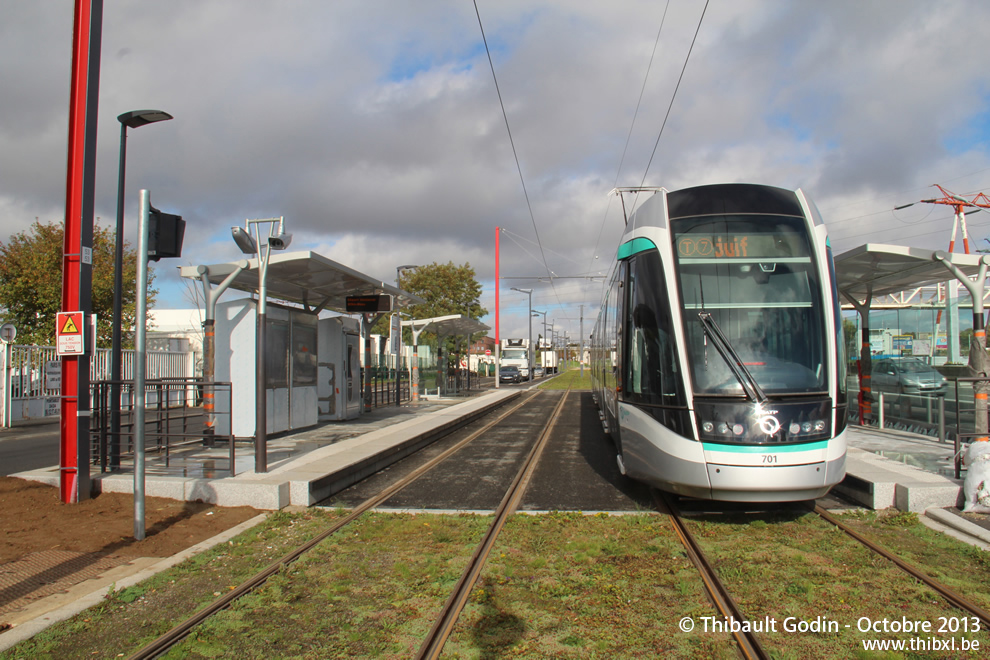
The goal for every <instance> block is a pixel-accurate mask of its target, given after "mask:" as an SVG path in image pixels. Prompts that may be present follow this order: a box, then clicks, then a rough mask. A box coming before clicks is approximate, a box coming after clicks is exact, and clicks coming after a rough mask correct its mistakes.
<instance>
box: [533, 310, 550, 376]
mask: <svg viewBox="0 0 990 660" xmlns="http://www.w3.org/2000/svg"><path fill="white" fill-rule="evenodd" d="M530 313H531V314H532V315H533V316H539V315H540V314H542V315H543V341H546V340H547V313H546V312H541V311H538V310H535V309H531V310H530ZM536 343H537V344H539V343H540V342H536ZM538 348H541V349H542V348H543V347H542V346H538ZM544 357H545V355H544V353H543V351H542V350H541V351H540V365H541V366H542V367H543V376H544V377H546V376H547V365H546V360H544V359H543V358H544Z"/></svg>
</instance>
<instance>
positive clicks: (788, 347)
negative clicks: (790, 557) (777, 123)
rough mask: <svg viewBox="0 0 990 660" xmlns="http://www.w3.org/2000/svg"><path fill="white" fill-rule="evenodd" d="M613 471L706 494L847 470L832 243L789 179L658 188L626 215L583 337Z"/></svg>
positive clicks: (815, 491)
mask: <svg viewBox="0 0 990 660" xmlns="http://www.w3.org/2000/svg"><path fill="white" fill-rule="evenodd" d="M591 372H592V381H593V389H594V393H595V400H596V402H597V403H598V406H599V409H600V414H601V417H602V421H603V424H604V425H605V430H606V432H608V433H609V434H610V435H611V437H612V439H613V441H614V443H615V445H616V449H617V450H618V462H619V467H620V469H622V471H623V473H624V474H627V475H628V476H630V477H632V478H635V479H638V480H641V481H644V482H647V483H649V484H651V485H653V486H656V487H658V488H660V489H661V490H665V491H669V492H672V493H677V494H681V495H687V496H691V497H699V498H705V499H716V500H730V501H762V502H767V501H795V500H806V499H812V498H816V497H819V496H821V495H824V494H825V493H826V492H827V491H828V490H829V488H831V487H832V486H833V485H835V484H836V483H838V482H839V481H841V480H842V478H843V477H844V476H845V456H846V439H845V428H846V377H845V359H844V357H843V345H842V323H841V317H840V311H839V302H838V296H837V292H836V286H835V271H834V266H833V262H832V253H831V248H830V247H829V243H828V237H827V235H826V231H825V226H824V224H823V223H822V219H821V216H820V215H819V213H818V210H817V209H816V208H815V206H814V204H813V203H812V202H811V200H810V199H809V198H808V197H807V195H805V193H804V192H802V191H801V190H797V191H790V190H784V189H781V188H774V187H770V186H763V185H752V184H719V185H707V186H698V187H695V188H687V189H684V190H678V191H675V192H668V191H666V190H663V189H660V190H659V192H657V194H655V195H653V196H652V197H650V198H649V199H648V200H647V201H646V202H644V203H643V204H642V205H641V206H640V208H639V209H637V210H636V212H635V213H634V214H633V215H632V216H631V217H630V218H629V219H628V222H627V225H626V231H625V234H624V235H623V237H622V240H621V242H620V245H619V251H618V260H617V263H616V266H615V269H614V270H613V272H612V274H611V277H610V279H609V283H608V285H607V288H606V291H605V295H604V301H603V303H602V307H601V311H600V313H599V316H598V321H597V323H596V325H595V331H594V334H593V336H592V367H591Z"/></svg>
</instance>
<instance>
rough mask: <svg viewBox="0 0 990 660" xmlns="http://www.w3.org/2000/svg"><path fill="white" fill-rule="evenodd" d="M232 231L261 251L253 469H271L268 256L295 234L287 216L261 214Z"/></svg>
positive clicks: (249, 250)
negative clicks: (265, 235) (288, 226)
mask: <svg viewBox="0 0 990 660" xmlns="http://www.w3.org/2000/svg"><path fill="white" fill-rule="evenodd" d="M251 225H254V229H255V233H256V234H257V238H256V237H254V236H252V235H251ZM258 225H268V238H267V240H264V241H262V239H261V229H260V228H259V226H258ZM230 233H231V235H232V236H233V238H234V242H235V243H237V247H239V248H240V249H241V252H243V253H244V254H256V255H258V314H257V316H258V323H257V328H258V330H257V333H256V335H255V342H256V346H255V348H256V355H257V357H256V360H257V365H256V369H255V370H256V374H257V375H256V378H257V382H256V383H255V390H254V391H255V399H254V408H255V415H254V425H255V429H254V471H255V472H256V473H259V474H260V473H263V472H268V383H267V380H268V374H267V373H266V371H267V369H266V366H267V365H266V364H265V344H266V342H267V340H268V337H267V329H268V328H267V326H268V314H267V298H268V260H269V257H271V254H272V250H284V249H285V248H287V247H289V243H291V242H292V234H286V233H285V223H284V218H282V217H280V218H262V219H260V220H245V221H244V228H243V229H242V228H241V227H231V228H230Z"/></svg>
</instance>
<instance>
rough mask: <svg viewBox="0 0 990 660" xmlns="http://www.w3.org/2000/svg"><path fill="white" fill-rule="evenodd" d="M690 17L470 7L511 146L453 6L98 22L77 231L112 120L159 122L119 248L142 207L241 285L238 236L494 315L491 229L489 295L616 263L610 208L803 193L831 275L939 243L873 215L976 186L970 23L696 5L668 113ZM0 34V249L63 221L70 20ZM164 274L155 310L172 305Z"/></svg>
mask: <svg viewBox="0 0 990 660" xmlns="http://www.w3.org/2000/svg"><path fill="white" fill-rule="evenodd" d="M704 6H705V5H704V3H703V2H701V1H700V0H698V1H696V2H689V3H684V2H677V3H670V6H669V7H667V6H665V5H664V4H662V3H655V2H647V1H646V0H642V1H640V0H628V1H624V2H620V3H601V2H597V1H592V0H585V1H580V2H578V1H572V0H545V1H541V2H522V1H521V0H519V1H509V2H498V3H494V2H485V1H479V3H478V8H479V11H480V14H481V18H482V23H483V25H484V29H485V37H486V39H487V41H488V44H489V46H490V47H491V49H492V61H493V63H494V66H495V71H496V74H497V77H498V82H499V90H500V92H501V101H502V103H503V104H504V107H505V112H506V116H507V118H508V124H509V129H510V130H511V133H512V138H513V143H512V144H510V142H509V138H508V132H507V130H506V120H505V118H504V117H503V115H502V108H501V106H500V104H499V95H498V94H497V93H496V89H495V85H494V82H493V80H492V75H491V69H490V66H489V60H488V55H487V54H486V52H485V50H484V47H483V44H482V39H481V33H480V31H479V29H478V18H477V16H476V15H475V13H474V6H473V5H471V4H470V3H468V4H464V3H450V2H431V1H424V2H416V3H395V2H385V3H367V2H358V1H357V0H351V1H345V2H333V3H327V2H319V1H317V0H296V1H294V2H292V3H283V2H274V1H267V2H266V1H261V0H257V1H253V2H249V3H244V2H238V1H234V0H214V1H211V2H209V3H202V2H196V1H193V0H174V1H173V2H169V3H162V4H158V5H151V4H148V3H144V2H137V1H135V0H132V1H129V2H115V3H112V4H108V5H106V6H105V9H104V30H103V51H102V53H103V55H102V70H101V78H100V118H99V151H98V161H97V184H96V214H97V215H98V216H100V217H101V222H104V223H106V222H107V221H108V219H111V218H113V217H115V214H116V195H117V190H116V181H117V166H118V161H117V157H118V149H119V131H120V128H119V124H118V123H117V121H116V116H117V115H118V114H120V113H121V112H124V111H127V110H133V109H140V108H160V109H162V110H166V111H168V112H170V113H171V114H173V115H174V116H175V119H174V120H173V121H170V122H164V123H162V124H156V125H152V126H148V127H143V128H140V129H136V130H132V131H130V133H129V137H128V152H127V187H126V201H127V207H126V209H127V215H128V222H127V225H126V232H127V236H128V239H129V240H130V241H131V242H132V243H133V242H134V236H135V234H134V232H135V224H136V223H134V222H133V220H132V218H133V215H134V213H135V211H136V204H137V191H138V190H139V189H140V188H147V189H149V190H151V191H152V200H153V202H154V203H155V205H156V206H159V207H160V208H162V209H164V210H168V211H171V212H178V213H181V214H182V215H183V216H184V217H185V218H186V220H187V221H188V223H189V224H188V226H187V239H186V240H187V250H186V254H187V255H188V256H187V258H188V259H189V260H198V261H195V262H196V263H200V262H203V263H214V262H216V261H221V260H227V259H234V258H237V256H238V253H237V251H236V248H235V247H234V246H233V244H232V242H231V241H230V239H229V227H230V226H231V225H234V224H241V223H243V221H244V219H245V218H259V217H272V216H285V218H286V223H287V226H288V227H290V228H291V229H290V230H291V231H292V232H293V234H294V235H295V239H294V244H293V247H294V248H295V247H296V246H302V245H307V246H315V247H317V248H320V250H319V251H321V252H322V253H324V254H326V255H327V256H328V257H330V258H331V259H335V260H338V261H341V262H342V263H345V264H347V265H350V266H352V267H357V268H359V269H361V270H364V271H365V272H368V273H371V274H374V275H375V276H376V277H382V278H386V279H391V278H392V277H394V274H393V273H394V267H395V266H396V265H399V264H405V263H419V262H427V263H428V262H432V261H440V262H446V261H454V262H458V263H462V262H464V261H470V262H471V263H472V265H473V266H475V268H476V270H477V272H478V275H479V277H480V278H482V280H483V281H485V282H487V283H488V289H487V290H488V291H489V292H491V293H493V292H494V291H493V288H494V279H493V278H494V258H493V252H494V246H493V242H494V241H493V239H494V232H495V227H496V226H499V227H504V228H505V229H506V230H507V231H508V232H511V236H514V237H518V238H517V239H516V240H517V241H518V243H517V242H513V241H512V240H509V239H508V238H507V239H506V241H504V242H503V249H502V255H501V257H502V264H501V265H502V273H503V275H506V274H515V275H517V276H528V275H533V276H537V275H545V274H546V271H547V270H550V271H552V272H554V273H556V274H557V275H571V276H579V275H591V274H594V273H596V272H598V271H600V270H601V269H602V268H603V267H604V266H607V265H608V264H609V263H611V259H612V257H613V256H614V252H615V247H616V244H617V241H618V239H619V236H620V233H621V229H622V215H621V206H620V205H619V204H618V203H617V201H618V200H616V199H614V198H613V199H611V200H610V199H609V198H608V197H607V196H606V195H607V192H608V191H609V190H610V189H611V188H612V187H613V186H614V185H620V186H629V185H639V184H640V183H641V182H645V184H646V185H662V186H665V187H667V188H668V189H676V188H679V187H684V186H691V185H697V184H700V183H709V182H718V181H757V182H764V183H771V184H774V185H781V186H787V187H799V186H800V187H802V188H804V189H805V190H806V191H808V192H809V193H810V194H811V195H812V196H813V197H814V198H815V199H816V200H817V201H818V204H819V206H820V207H821V208H822V210H823V212H824V213H825V217H826V221H827V222H828V223H829V226H830V231H831V232H832V234H833V243H835V244H836V248H837V250H839V251H841V250H842V249H848V248H851V247H853V246H854V245H856V244H857V243H859V242H864V241H866V240H873V241H877V240H887V241H889V240H894V239H895V238H897V237H900V236H907V235H919V240H923V241H932V240H934V241H936V242H941V241H942V240H943V236H944V237H945V240H947V235H948V231H949V229H950V228H951V227H950V226H948V225H946V226H945V227H944V229H943V228H941V225H939V222H940V218H941V216H940V215H939V214H938V213H934V214H932V215H931V216H930V217H929V218H928V219H924V216H922V215H919V216H918V217H915V216H910V221H911V222H914V223H918V224H917V226H915V225H912V226H911V231H909V232H905V231H903V226H904V215H903V214H902V215H900V216H894V215H892V214H891V213H890V209H891V208H892V207H893V206H895V205H900V204H903V203H907V202H910V201H916V200H917V199H921V198H922V197H923V196H925V195H926V194H928V195H930V193H926V192H925V190H926V187H927V186H929V185H930V184H931V183H934V182H940V183H946V184H950V187H952V186H957V187H956V188H954V189H955V190H957V191H959V192H969V191H976V190H980V189H983V188H985V187H990V176H988V174H987V172H988V171H990V155H988V153H987V152H988V145H987V138H988V125H987V122H988V119H990V116H988V114H987V113H986V111H985V108H986V104H985V103H984V100H985V99H986V98H988V95H990V89H988V88H990V71H987V70H986V67H985V66H984V63H985V62H986V61H987V55H988V52H987V51H988V49H990V47H988V46H987V45H986V43H985V40H981V39H979V38H975V37H973V38H959V26H961V25H982V24H984V23H987V22H988V19H990V6H988V5H986V4H985V3H983V2H979V1H977V0H969V1H967V0H954V1H952V2H949V1H947V0H946V1H942V2H937V1H936V2H933V1H929V0H925V1H922V0H905V1H897V2H894V1H893V0H888V1H879V2H872V3H867V4H864V3H857V2H849V1H840V2H830V3H814V4H810V3H777V2H766V1H763V0H759V1H758V0H747V1H742V2H733V3H711V4H710V5H709V6H708V8H707V11H706V13H705V17H704V22H703V23H702V26H701V30H700V32H699V33H698V41H697V43H696V44H695V46H694V50H693V51H692V53H691V58H690V60H689V61H688V63H687V66H686V68H685V69H684V76H683V79H682V80H681V82H680V87H679V89H678V90H677V96H676V98H675V99H674V102H673V105H672V106H671V97H672V95H673V94H674V89H675V86H676V85H677V82H678V78H679V76H680V74H681V70H682V67H683V65H684V61H685V58H686V56H687V53H688V49H689V47H690V45H691V40H692V38H693V37H694V34H695V29H696V28H697V25H698V20H699V18H700V17H701V13H702V9H703V8H704ZM665 11H666V17H665V18H664V27H663V30H662V32H661V34H660V41H659V43H657V42H656V36H657V30H658V28H659V26H660V21H661V18H662V17H664V12H665ZM0 12H2V15H3V16H4V21H3V24H2V25H0V88H2V89H4V105H3V107H2V108H0V214H2V218H3V224H2V229H0V240H5V239H6V238H7V237H8V236H9V235H10V234H12V233H14V232H16V231H20V230H23V229H25V228H27V227H28V226H29V225H30V223H31V222H32V221H33V220H34V218H35V217H36V216H37V217H39V218H41V219H42V220H43V221H47V220H53V219H58V218H60V217H61V215H62V213H63V208H64V194H65V192H64V187H65V158H66V143H65V138H66V133H67V128H66V127H67V111H68V92H69V70H70V46H71V39H72V35H71V29H72V3H71V2H68V0H61V1H57V2H44V3H24V2H20V1H19V0H0ZM654 46H656V56H655V58H654V60H653V63H652V65H650V56H651V54H652V53H653V51H654ZM648 66H649V77H648V78H646V73H647V68H648ZM644 79H645V81H646V84H645V87H644ZM641 91H642V92H643V96H642V102H641V104H640V106H639V112H638V115H637V117H636V123H635V125H632V120H633V115H634V113H635V111H636V104H637V100H638V99H639V96H640V92H641ZM668 107H669V108H670V115H669V118H668V119H667V123H666V125H665V127H664V130H663V134H662V135H660V139H659V142H658V140H657V138H658V135H659V131H660V127H661V125H662V124H663V121H664V118H665V117H666V116H667V110H668ZM630 127H632V129H631V139H630V141H629V145H628V149H626V151H625V155H624V156H623V150H624V147H625V145H626V138H627V135H629V134H630ZM513 144H514V146H515V153H513V148H512V147H513ZM654 145H656V152H655V153H654ZM651 155H652V161H650V158H651ZM516 159H518V166H519V169H520V170H521V172H522V178H523V180H524V181H525V184H526V193H527V194H528V198H529V200H528V201H529V204H528V205H527V199H526V195H524V193H523V189H522V185H521V183H520V174H519V170H517V165H516ZM620 161H621V162H622V167H621V170H620V169H619V164H620ZM648 162H650V167H649V170H648V171H647V169H646V168H647V163H648ZM915 210H918V209H915ZM913 212H914V210H912V211H911V213H913ZM918 218H922V219H921V220H919V219H918ZM974 228H975V229H976V230H977V231H983V230H982V228H981V226H980V225H979V224H975V218H974ZM506 236H509V234H506ZM537 236H538V237H539V239H538V241H537ZM980 238H982V236H981V235H980V236H976V237H974V240H976V239H980ZM905 240H907V238H905ZM537 243H539V244H537ZM541 246H542V251H541ZM324 250H325V251H324ZM596 256H597V257H598V258H597V259H596V258H595V257H596ZM544 257H545V258H546V264H543V263H542V260H543V258H544ZM185 261H186V258H184V259H183V262H185ZM159 270H160V271H161V276H160V279H159V280H158V282H159V284H160V285H161V286H162V287H163V289H165V288H167V287H169V286H177V284H176V283H175V282H172V280H174V279H175V277H174V274H173V273H172V270H173V269H172V268H169V267H163V268H160V269H159ZM169 282H172V284H169ZM523 286H527V287H528V286H530V284H523ZM532 286H533V288H534V289H535V290H536V291H539V295H540V296H543V297H545V299H546V305H547V306H553V307H554V308H555V309H559V310H560V315H561V316H562V317H563V316H564V315H565V314H566V315H567V316H568V317H569V318H576V317H578V316H579V314H578V313H577V311H576V307H575V306H579V305H580V304H582V303H583V304H584V305H585V306H586V310H587V309H591V308H594V307H596V306H597V304H598V296H599V294H600V285H599V286H598V287H596V286H595V285H594V284H590V285H589V284H579V281H578V280H561V281H559V282H557V283H555V284H554V286H553V287H550V286H549V285H548V284H546V283H541V282H539V281H534V282H533V283H532ZM536 297H537V294H536V293H534V306H536V304H537V303H536V301H535V299H536ZM179 298H181V296H180V297H179ZM492 303H493V301H491V302H486V303H485V304H486V306H488V307H489V308H491V307H492ZM178 304H183V303H178ZM565 308H567V309H565ZM521 323H525V318H522V319H521ZM568 323H574V331H575V332H576V331H577V329H576V323H577V322H576V321H568Z"/></svg>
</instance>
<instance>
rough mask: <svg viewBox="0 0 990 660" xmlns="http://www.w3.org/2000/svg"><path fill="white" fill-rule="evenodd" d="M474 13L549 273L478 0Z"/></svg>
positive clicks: (530, 215)
mask: <svg viewBox="0 0 990 660" xmlns="http://www.w3.org/2000/svg"><path fill="white" fill-rule="evenodd" d="M474 13H475V15H476V16H477V17H478V29H479V30H481V41H482V42H483V43H484V44H485V54H486V55H487V56H488V66H489V67H490V68H491V71H492V80H493V81H494V82H495V93H496V94H497V95H498V105H499V107H500V108H501V109H502V119H503V120H504V121H505V131H506V133H508V135H509V146H510V147H512V157H513V159H514V160H515V162H516V171H517V172H518V173H519V183H520V184H521V185H522V191H523V197H525V199H526V208H527V209H528V210H529V219H530V220H531V221H532V223H533V232H534V233H535V234H536V243H537V245H539V247H540V255H541V256H542V257H543V265H544V267H546V269H547V274H549V273H550V266H549V265H547V258H546V255H545V254H544V253H543V242H542V241H541V240H540V230H539V228H538V227H537V226H536V216H535V215H534V214H533V205H532V203H531V202H530V200H529V191H528V190H527V189H526V178H525V177H524V176H523V171H522V166H521V165H520V164H519V154H518V153H517V152H516V143H515V140H513V139H512V128H511V127H510V126H509V115H508V113H506V111H505V103H504V102H503V101H502V90H501V89H500V88H499V84H498V76H497V75H495V62H494V61H493V60H492V53H491V50H489V48H488V39H487V38H486V37H485V26H484V25H483V24H482V22H481V12H480V11H479V10H478V0H474Z"/></svg>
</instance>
